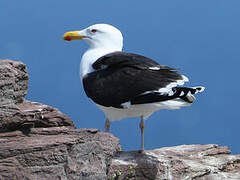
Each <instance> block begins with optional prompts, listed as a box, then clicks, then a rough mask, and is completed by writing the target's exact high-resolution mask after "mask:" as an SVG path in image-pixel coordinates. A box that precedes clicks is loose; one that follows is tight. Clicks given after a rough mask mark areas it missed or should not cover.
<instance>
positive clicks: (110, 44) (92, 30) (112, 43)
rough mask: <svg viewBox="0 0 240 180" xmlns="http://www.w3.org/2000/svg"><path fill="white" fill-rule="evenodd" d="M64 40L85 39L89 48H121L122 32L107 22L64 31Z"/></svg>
mask: <svg viewBox="0 0 240 180" xmlns="http://www.w3.org/2000/svg"><path fill="white" fill-rule="evenodd" d="M63 39H64V40H66V41H71V40H81V39H83V40H85V41H86V42H87V43H88V44H89V46H90V48H110V49H116V50H121V49H122V46H123V36H122V33H121V32H120V31H119V30H118V29H117V28H115V27H114V26H111V25H109V24H95V25H92V26H89V27H88V28H86V29H83V30H81V31H70V32H66V33H65V34H64V36H63Z"/></svg>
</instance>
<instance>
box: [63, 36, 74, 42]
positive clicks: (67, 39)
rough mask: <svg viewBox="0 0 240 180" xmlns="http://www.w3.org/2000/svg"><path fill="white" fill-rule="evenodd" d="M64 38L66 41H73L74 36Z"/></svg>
mask: <svg viewBox="0 0 240 180" xmlns="http://www.w3.org/2000/svg"><path fill="white" fill-rule="evenodd" d="M64 40H65V41H71V40H72V38H71V37H70V36H66V37H64Z"/></svg>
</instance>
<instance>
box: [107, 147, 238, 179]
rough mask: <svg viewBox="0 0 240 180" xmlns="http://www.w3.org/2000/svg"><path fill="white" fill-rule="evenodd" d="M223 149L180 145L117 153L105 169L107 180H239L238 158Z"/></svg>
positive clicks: (226, 149) (225, 148)
mask: <svg viewBox="0 0 240 180" xmlns="http://www.w3.org/2000/svg"><path fill="white" fill-rule="evenodd" d="M230 153H231V151H230V150H229V149H228V148H227V147H218V145H215V144H208V145H181V146H175V147H165V148H161V149H155V150H150V151H145V152H144V153H143V154H140V153H138V152H137V151H132V152H118V154H117V155H116V156H115V157H114V158H113V159H112V162H111V164H110V166H109V169H108V178H109V179H118V180H121V179H138V180H141V179H159V180H162V179H166V180H167V179H169V180H179V179H198V180H220V179H221V180H222V179H225V180H230V179H236V180H237V179H240V155H230Z"/></svg>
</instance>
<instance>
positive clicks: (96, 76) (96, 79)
mask: <svg viewBox="0 0 240 180" xmlns="http://www.w3.org/2000/svg"><path fill="white" fill-rule="evenodd" d="M92 66H93V68H94V69H95V70H96V71H94V72H91V73H89V74H87V75H86V77H84V78H83V86H84V90H85V92H86V94H87V96H88V97H90V98H91V99H92V100H93V101H94V102H95V103H97V104H100V105H103V106H107V107H109V106H112V107H116V108H122V105H121V104H122V103H125V102H128V101H134V99H135V98H137V97H138V98H139V96H140V95H142V94H144V93H146V92H148V91H154V90H158V89H160V88H164V87H166V86H167V85H168V84H170V83H172V82H176V81H177V80H182V79H183V77H182V75H180V74H178V73H177V72H176V71H175V70H174V69H173V68H170V67H168V66H161V65H159V64H158V63H156V62H155V61H153V60H151V59H149V58H146V57H144V56H140V55H137V54H130V53H124V52H115V53H110V54H107V55H105V56H103V57H101V58H99V59H98V60H97V61H96V62H95V63H94V64H93V65H92Z"/></svg>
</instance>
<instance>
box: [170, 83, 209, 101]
mask: <svg viewBox="0 0 240 180" xmlns="http://www.w3.org/2000/svg"><path fill="white" fill-rule="evenodd" d="M204 89H205V87H203V86H196V87H174V88H173V91H174V94H175V96H177V97H179V98H180V99H182V100H184V101H185V102H188V103H193V102H194V101H195V99H196V98H195V97H194V94H197V93H199V92H203V91H204Z"/></svg>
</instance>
